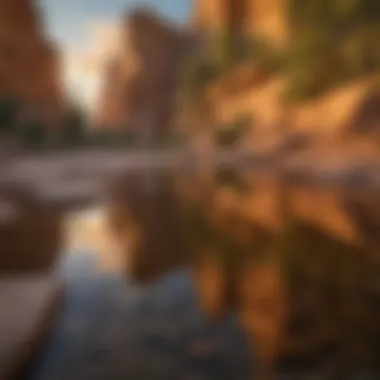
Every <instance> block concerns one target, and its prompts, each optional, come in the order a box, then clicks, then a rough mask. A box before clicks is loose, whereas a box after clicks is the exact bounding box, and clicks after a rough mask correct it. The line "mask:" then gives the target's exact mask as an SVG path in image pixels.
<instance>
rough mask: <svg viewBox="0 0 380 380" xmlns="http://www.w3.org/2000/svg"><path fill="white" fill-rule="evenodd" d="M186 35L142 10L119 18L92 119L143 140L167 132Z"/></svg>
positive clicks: (173, 107) (174, 102)
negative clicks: (117, 38)
mask: <svg viewBox="0 0 380 380" xmlns="http://www.w3.org/2000/svg"><path fill="white" fill-rule="evenodd" d="M188 46H189V37H188V36H187V35H185V34H184V33H183V32H182V31H180V30H178V29H176V28H175V27H174V26H171V25H169V24H168V23H166V22H165V21H163V20H161V19H160V18H159V17H158V16H157V15H155V14H153V13H152V12H150V11H147V10H145V9H138V10H136V11H134V12H132V13H130V14H129V15H128V16H127V17H126V18H125V20H124V23H123V33H122V43H121V47H120V50H119V52H118V54H116V57H114V58H113V59H112V60H111V61H110V63H109V65H108V67H107V69H106V70H105V73H104V81H103V82H104V83H103V89H102V91H101V94H100V99H99V102H98V107H96V110H97V111H96V115H95V117H94V119H95V124H96V125H98V127H100V128H108V129H109V128H114V129H115V128H116V129H124V130H125V129H127V130H131V131H134V132H137V134H138V135H139V136H140V138H142V139H145V140H149V139H151V138H152V137H154V136H155V135H160V134H164V133H166V132H168V131H169V130H170V128H171V126H172V124H173V118H174V117H175V114H176V110H177V106H178V104H177V91H178V80H179V72H180V68H181V63H182V61H183V59H184V56H185V55H186V53H187V47H188Z"/></svg>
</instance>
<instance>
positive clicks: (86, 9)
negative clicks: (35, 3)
mask: <svg viewBox="0 0 380 380" xmlns="http://www.w3.org/2000/svg"><path fill="white" fill-rule="evenodd" d="M39 3H40V4H41V7H42V9H43V11H44V16H45V20H46V22H47V26H48V31H49V33H50V34H51V35H52V36H53V38H54V39H55V40H56V41H57V42H58V43H59V44H61V45H62V44H63V46H62V47H63V48H64V47H65V46H77V47H84V45H85V44H86V42H87V39H86V38H87V30H86V27H87V25H88V23H91V22H93V21H97V20H101V21H103V20H115V21H117V20H118V19H119V18H120V15H121V14H122V13H123V11H125V10H128V9H131V8H133V7H135V6H138V5H144V6H146V5H147V6H150V7H152V8H154V9H155V10H157V11H158V12H159V13H160V14H162V15H164V16H166V17H169V18H171V19H174V20H176V21H178V22H183V21H185V20H186V19H187V17H188V14H189V10H190V6H191V0H39Z"/></svg>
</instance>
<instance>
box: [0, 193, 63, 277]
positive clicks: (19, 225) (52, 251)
mask: <svg viewBox="0 0 380 380" xmlns="http://www.w3.org/2000/svg"><path fill="white" fill-rule="evenodd" d="M0 198H1V199H2V200H3V202H6V203H7V204H9V205H10V206H11V207H12V209H14V215H13V217H12V218H11V219H10V220H3V221H2V222H1V223H0V242H1V246H0V250H1V254H0V273H1V274H2V275H12V274H13V275H14V274H22V273H41V272H47V271H49V270H50V269H51V268H52V266H53V265H54V263H55V261H56V259H57V255H58V253H59V248H60V247H61V245H62V242H63V241H62V240H63V235H62V232H63V231H62V217H61V213H60V212H59V211H57V210H55V209H53V208H52V207H49V206H47V205H45V204H44V203H43V202H41V201H39V200H38V198H37V197H35V196H34V195H33V194H30V193H27V192H24V191H20V190H18V191H16V189H12V191H5V190H2V191H1V192H0Z"/></svg>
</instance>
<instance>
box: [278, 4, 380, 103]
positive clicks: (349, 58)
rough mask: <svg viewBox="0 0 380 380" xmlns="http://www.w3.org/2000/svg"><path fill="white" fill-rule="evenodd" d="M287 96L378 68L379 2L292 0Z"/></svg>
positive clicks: (295, 97)
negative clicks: (291, 31) (291, 32)
mask: <svg viewBox="0 0 380 380" xmlns="http://www.w3.org/2000/svg"><path fill="white" fill-rule="evenodd" d="M288 11H289V12H288V15H289V19H290V21H291V25H292V29H293V34H292V36H291V40H290V49H289V51H288V54H287V55H288V60H287V65H286V70H285V73H286V77H287V79H288V87H287V88H286V91H285V99H287V100H300V99H304V98H308V97H312V96H314V95H318V94H320V93H322V92H324V91H328V90H329V89H331V88H333V87H335V86H338V85H340V84H342V83H344V82H348V81H350V80H352V79H354V78H357V77H359V76H363V75H368V74H372V73H374V72H377V71H379V69H380V45H379V44H378V36H379V33H380V3H379V2H378V1H374V0H363V1H362V0H334V1H331V0H310V1H302V0H288Z"/></svg>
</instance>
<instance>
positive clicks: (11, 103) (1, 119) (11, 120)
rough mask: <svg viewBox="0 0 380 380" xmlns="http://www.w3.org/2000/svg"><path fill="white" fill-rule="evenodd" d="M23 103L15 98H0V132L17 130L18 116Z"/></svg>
mask: <svg viewBox="0 0 380 380" xmlns="http://www.w3.org/2000/svg"><path fill="white" fill-rule="evenodd" d="M20 107H21V103H20V102H19V101H18V100H16V99H13V98H3V99H0V134H12V133H15V132H16V130H15V129H16V128H15V125H16V122H17V116H18V113H19V110H20Z"/></svg>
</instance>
